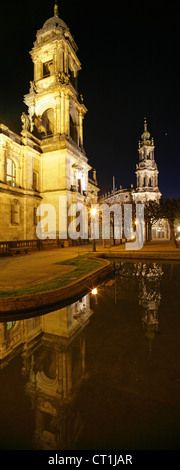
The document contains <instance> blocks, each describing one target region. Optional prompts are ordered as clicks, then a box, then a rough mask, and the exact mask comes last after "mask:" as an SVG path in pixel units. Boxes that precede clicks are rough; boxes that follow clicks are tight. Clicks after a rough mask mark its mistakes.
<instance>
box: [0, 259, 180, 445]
mask: <svg viewBox="0 0 180 470" xmlns="http://www.w3.org/2000/svg"><path fill="white" fill-rule="evenodd" d="M113 264H114V273H113V275H112V276H111V277H109V278H107V279H106V280H105V281H104V282H103V283H102V284H101V285H99V286H94V290H93V291H92V292H86V293H84V295H83V296H82V298H80V299H79V300H77V301H74V302H73V303H72V304H71V305H59V309H58V310H56V311H53V312H49V313H46V314H44V315H40V316H38V315H36V316H34V317H32V318H23V319H18V320H16V319H14V318H13V319H10V318H9V321H6V322H4V321H3V322H1V323H0V384H1V385H0V448H1V449H3V450H7V449H11V450H13V449H17V450H18V449H21V450H23V449H32V450H33V449H52V450H54V449H63V450H64V449H65V450H67V449H69V450H70V449H89V450H90V449H107V450H108V449H112V450H113V449H141V450H143V449H147V450H148V449H152V450H153V449H161V450H162V449H179V435H180V400H179V397H180V368H179V364H180V341H179V339H180V334H179V332H180V296H179V284H180V264H179V263H177V264H176V263H170V262H169V263H168V262H165V263H164V262H143V261H141V262H136V261H133V262H128V261H127V262H126V261H121V260H115V261H114V263H113Z"/></svg>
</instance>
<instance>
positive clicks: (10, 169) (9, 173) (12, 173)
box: [6, 158, 16, 186]
mask: <svg viewBox="0 0 180 470" xmlns="http://www.w3.org/2000/svg"><path fill="white" fill-rule="evenodd" d="M6 183H7V184H10V185H11V186H16V167H15V164H14V162H13V161H12V160H11V159H10V158H8V159H7V170H6Z"/></svg>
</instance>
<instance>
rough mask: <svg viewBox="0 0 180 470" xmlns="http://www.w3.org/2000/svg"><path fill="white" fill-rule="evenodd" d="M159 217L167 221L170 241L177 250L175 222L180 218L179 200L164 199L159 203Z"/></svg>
mask: <svg viewBox="0 0 180 470" xmlns="http://www.w3.org/2000/svg"><path fill="white" fill-rule="evenodd" d="M159 209H160V211H159V212H160V217H161V218H163V219H167V220H168V222H169V226H170V239H171V240H172V242H173V245H174V246H175V247H176V248H178V243H177V240H176V236H175V221H176V219H178V218H179V217H180V198H164V199H161V200H160V203H159Z"/></svg>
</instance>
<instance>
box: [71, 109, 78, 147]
mask: <svg viewBox="0 0 180 470" xmlns="http://www.w3.org/2000/svg"><path fill="white" fill-rule="evenodd" d="M70 137H71V138H72V140H74V142H76V144H77V143H78V133H77V126H76V123H75V122H74V121H73V119H72V116H71V115H70Z"/></svg>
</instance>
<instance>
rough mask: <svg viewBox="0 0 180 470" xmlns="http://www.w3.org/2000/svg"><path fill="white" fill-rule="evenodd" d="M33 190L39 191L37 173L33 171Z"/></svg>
mask: <svg viewBox="0 0 180 470" xmlns="http://www.w3.org/2000/svg"><path fill="white" fill-rule="evenodd" d="M33 190H34V191H37V173H35V172H34V171H33Z"/></svg>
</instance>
